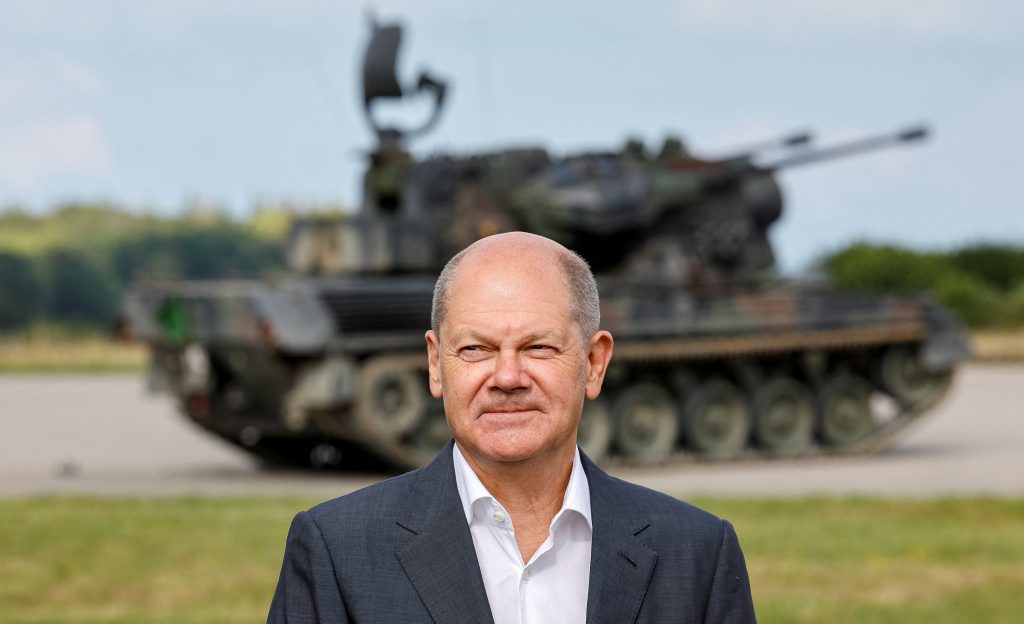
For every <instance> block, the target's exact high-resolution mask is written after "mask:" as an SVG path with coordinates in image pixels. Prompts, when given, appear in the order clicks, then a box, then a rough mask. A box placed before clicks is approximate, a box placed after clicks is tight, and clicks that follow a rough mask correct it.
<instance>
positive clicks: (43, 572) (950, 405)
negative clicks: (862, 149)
mask: <svg viewBox="0 0 1024 624" xmlns="http://www.w3.org/2000/svg"><path fill="white" fill-rule="evenodd" d="M370 11H373V12H374V13H375V14H376V15H377V16H378V18H379V19H381V20H382V21H387V22H390V21H392V20H400V21H401V22H402V23H403V24H404V26H405V39H404V43H403V48H402V51H401V54H400V57H399V65H398V71H399V78H400V80H401V81H402V82H403V83H407V82H411V81H412V80H413V79H414V78H415V76H416V75H418V74H419V72H420V71H422V70H429V71H430V72H431V73H432V74H433V75H435V76H438V77H440V78H442V79H443V80H444V81H445V82H446V83H447V84H448V93H447V104H446V110H445V111H444V113H443V115H442V116H441V118H440V122H439V123H438V125H437V126H436V128H434V129H433V130H432V132H431V133H429V134H428V135H426V136H425V137H423V138H420V139H416V140H414V141H410V142H409V143H408V144H407V147H408V148H409V149H410V152H411V155H412V156H413V157H414V158H416V159H420V160H422V159H425V158H428V157H430V156H432V155H438V154H454V155H456V156H458V157H465V156H469V155H471V154H474V153H479V152H487V151H493V150H497V149H505V148H518V147H532V146H536V147H541V148H544V149H546V150H547V152H548V153H549V154H550V155H551V156H552V157H553V158H558V157H560V156H562V155H565V154H571V153H577V152H581V151H585V150H594V151H603V152H616V153H619V152H623V151H624V146H625V145H626V144H627V141H628V140H630V139H634V140H638V141H641V142H642V143H643V144H644V145H646V146H647V149H648V151H649V152H654V151H656V150H657V148H658V146H660V145H661V144H662V142H663V140H664V139H665V138H666V136H675V137H678V138H679V139H680V140H681V141H682V145H683V146H685V149H686V150H688V151H690V152H692V153H694V154H696V155H698V156H700V157H702V158H706V159H710V160H714V159H715V158H718V157H726V156H729V155H730V154H733V153H735V152H736V151H737V150H740V151H742V149H743V148H744V147H745V146H748V145H749V144H751V143H752V142H757V141H763V140H768V139H774V138H778V137H783V136H786V135H790V134H792V133H799V132H805V131H806V132H813V133H814V136H815V139H814V143H815V144H821V145H831V144H842V143H844V142H847V141H851V140H856V139H858V138H860V137H863V136H872V135H877V134H879V133H887V132H892V131H896V130H900V129H903V128H905V127H907V126H909V125H912V124H923V125H925V126H927V127H928V128H929V129H930V130H931V133H930V135H929V137H928V139H927V140H926V141H924V142H921V143H918V144H916V145H913V146H908V147H905V148H902V147H901V148H898V149H890V150H883V151H879V152H877V153H872V154H870V155H865V156H863V157H855V158H849V159H844V160H842V161H837V162H834V163H822V164H820V165H818V164H816V165H813V166H808V167H799V168H793V169H791V170H785V171H782V172H780V173H779V174H778V176H777V177H776V180H777V182H778V183H779V185H780V186H781V190H782V193H783V198H784V205H785V211H784V212H783V215H782V218H781V220H780V221H779V222H778V223H777V224H775V225H774V226H773V228H772V229H771V231H770V232H769V236H770V242H771V246H772V249H773V250H774V254H775V258H774V259H775V266H774V270H775V272H776V273H777V274H778V275H779V276H782V277H785V278H787V279H788V278H792V279H800V280H828V281H830V282H831V283H833V284H835V285H836V286H837V287H838V288H839V289H841V290H842V291H843V292H853V293H868V294H871V295H872V296H874V295H878V296H883V295H884V296H890V295H891V296H910V295H912V294H913V293H917V292H928V293H930V295H931V296H932V297H934V299H935V300H936V301H937V302H939V303H940V304H941V305H943V306H944V307H945V308H947V309H949V310H951V311H952V313H953V314H954V315H955V316H956V318H958V319H959V321H960V322H962V323H963V324H964V325H965V327H966V328H967V330H968V332H969V334H970V335H971V337H972V342H973V356H972V357H971V359H969V360H967V361H965V362H963V363H961V364H959V365H958V368H957V379H956V383H955V384H954V386H953V388H952V391H951V392H950V393H949V395H948V396H947V397H946V399H945V400H944V401H943V402H942V403H941V404H940V405H939V406H938V407H936V408H935V409H934V410H932V411H931V412H929V413H928V414H927V418H923V419H922V420H921V422H920V424H919V425H917V426H915V427H914V428H913V429H911V430H910V431H909V433H908V434H907V435H905V436H903V437H901V438H900V439H899V441H898V442H897V443H896V444H894V445H893V446H891V447H889V448H888V449H887V450H885V451H884V452H880V453H874V454H866V455H865V454H858V455H854V456H839V457H820V456H815V457H814V458H795V459H773V460H763V459H745V460H743V461H740V462H731V463H723V462H710V463H708V462H683V463H674V464H669V465H666V466H658V467H648V468H637V467H629V466H619V467H616V468H614V470H615V471H616V474H618V475H619V476H622V477H624V478H627V479H630V480H635V481H638V482H641V483H644V484H646V485H649V486H650V487H655V488H657V489H660V490H662V491H665V492H668V493H670V494H673V495H677V496H680V497H685V498H687V499H688V500H693V499H695V500H696V502H698V503H700V504H702V505H704V506H705V507H707V508H709V509H711V510H712V511H715V512H716V513H720V514H722V515H725V516H726V517H728V518H730V519H731V520H733V521H734V523H735V524H736V526H737V529H738V531H739V533H740V536H741V540H742V541H743V543H744V546H745V548H746V549H747V557H748V560H749V562H750V565H751V575H752V579H753V586H754V592H755V600H756V601H757V604H758V607H759V615H760V616H761V618H762V620H764V621H768V622H773V621H774V622H826V621H827V622H835V621H850V622H854V621H856V622H890V621H901V622H907V621H909V622H914V621H922V622H923V621H929V622H936V621H939V622H959V621H989V622H1011V621H1017V620H1016V618H1017V617H1019V612H1020V609H1021V607H1022V606H1024V603H1022V602H1021V600H1022V599H1021V596H1022V595H1024V593H1022V592H1021V591H1020V590H1022V589H1024V571H1022V570H1024V528H1022V527H1024V477H1022V476H1021V475H1024V424H1022V420H1021V419H1020V415H1021V410H1020V402H1021V399H1022V398H1024V396H1022V395H1021V390H1020V388H1021V387H1022V384H1024V364H1021V361H1022V358H1024V217H1022V216H1021V208H1022V207H1024V201H1022V200H1024V187H1022V186H1021V184H1020V183H1019V178H1020V171H1021V164H1022V159H1021V157H1020V149H1021V145H1024V124H1021V123H1020V112H1019V111H1020V110H1022V109H1024V37H1022V35H1024V26H1022V24H1024V7H1022V5H1020V3H1014V2H1010V1H1002V2H999V1H995V2H987V3H983V4H978V3H968V2H965V1H962V0H938V1H936V2H931V3H926V4H922V3H912V2H909V1H905V0H890V1H887V2H880V1H876V0H868V1H864V0H862V1H860V2H853V1H852V0H834V1H828V2H817V3H813V4H810V3H804V2H796V1H793V0H779V1H777V2H753V1H749V0H720V1H712V0H681V1H677V2H664V1H647V0H640V1H633V2H604V1H600V0H598V1H590V2H575V1H574V2H565V3H559V4H558V5H557V6H551V5H550V4H549V3H540V2H533V1H532V0H530V1H526V2H520V3H516V4H515V6H514V7H513V6H512V5H509V4H508V3H496V2H462V1H461V0H436V1H433V0H431V1H420V2H408V1H392V2H383V1H382V2H377V3H375V4H374V5H373V6H372V7H371V6H368V5H366V4H363V3H355V2H347V1H334V2H327V1H323V2H321V1H319V0H299V1H290V2H284V1H283V0H281V1H278V0H265V1H263V2H236V1H233V0H220V1H217V0H215V1H207V2H193V1H190V0H183V1H179V2H175V3H162V4H159V5H154V4H152V3H150V4H137V3H126V2H120V1H101V0H92V1H89V2H80V3H60V2H49V1H46V0H42V1H38V2H32V3H25V2H15V1H13V0H7V1H3V0H0V371H2V373H3V374H0V422H2V423H3V425H4V427H5V433H4V434H3V435H0V525H2V526H4V527H5V530H4V531H2V532H0V622H2V621H89V622H93V621H95V622H101V621H153V620H158V621H163V620H166V621H251V620H253V619H261V618H262V617H264V613H265V609H266V606H267V605H268V604H269V598H270V595H271V592H272V589H273V585H274V582H275V581H276V574H277V566H278V565H279V563H280V557H281V554H282V552H283V540H284V535H285V531H286V530H287V524H288V521H289V520H290V518H291V516H292V515H293V514H294V513H295V512H296V511H298V510H299V509H303V508H306V507H308V506H309V505H311V504H313V503H315V502H317V501H319V500H323V499H325V498H328V497H333V496H335V495H339V494H343V493H345V492H347V491H351V490H353V489H355V488H357V487H361V486H363V485H366V484H369V483H372V482H374V481H376V480H377V479H379V478H381V477H382V476H383V475H384V473H381V472H374V471H372V470H371V471H366V470H363V471H361V472H358V473H355V474H349V473H341V474H339V473H337V472H332V471H315V472H310V471H293V470H287V469H282V468H268V467H266V466H265V465H264V464H262V463H259V462H257V461H255V460H254V459H252V458H250V456H249V454H246V453H244V452H242V451H240V450H239V449H237V448H235V447H233V446H231V445H229V444H227V443H224V442H222V441H220V440H218V439H215V438H214V437H212V436H207V435H204V434H203V432H201V431H200V430H199V429H198V428H197V427H194V426H193V423H190V422H188V419H186V418H183V417H182V415H181V414H180V413H178V409H177V408H176V406H175V404H174V402H173V401H172V400H171V399H170V398H169V397H167V396H166V395H163V396H160V395H152V394H150V393H148V392H147V391H146V385H147V384H146V381H145V380H146V376H147V375H146V369H147V362H148V360H149V357H150V356H149V354H148V351H147V348H146V347H145V345H143V344H139V343H131V342H125V341H117V340H115V338H116V337H117V336H116V335H117V333H118V331H119V330H123V329H124V326H123V324H120V323H121V321H123V311H122V302H123V301H124V298H125V295H126V294H127V293H129V292H130V291H131V289H132V285H133V283H136V280H139V279H140V278H143V277H160V278H182V279H189V280H196V279H204V280H205V279H228V278H239V277H278V278H279V277H281V276H284V275H286V274H288V269H287V268H286V262H285V261H286V258H285V246H286V242H287V239H288V234H289V228H290V227H291V224H292V222H293V220H294V219H295V218H296V217H303V216H305V217H310V216H317V217H331V218H338V217H341V216H344V215H351V214H353V213H355V212H356V210H357V209H358V208H359V207H360V204H361V202H362V201H363V182H362V180H361V176H362V174H363V172H364V169H365V168H366V166H367V161H368V155H369V153H370V151H371V150H372V149H374V147H375V145H376V144H377V137H376V136H375V135H374V133H373V131H372V130H371V129H370V127H369V126H368V125H367V123H366V118H365V116H364V114H363V102H362V90H361V87H360V80H361V65H360V63H361V61H362V55H363V51H364V46H365V45H366V42H367V40H368V38H369V28H368V22H369V18H368V15H369V14H370ZM378 112H379V113H380V114H381V117H382V118H383V119H388V120H392V121H394V122H395V123H398V124H415V123H417V122H418V120H422V119H423V118H425V117H426V116H427V115H428V114H429V112H430V105H429V101H427V99H426V98H420V99H419V100H416V101H413V102H411V103H410V102H403V103H401V104H394V105H385V106H382V107H381V109H380V110H379V111H378ZM122 337H124V336H122ZM150 382H151V383H150V385H153V384H152V379H150ZM325 459H329V458H325ZM321 463H328V464H329V463H331V462H330V461H325V462H321ZM242 570H245V571H244V572H242Z"/></svg>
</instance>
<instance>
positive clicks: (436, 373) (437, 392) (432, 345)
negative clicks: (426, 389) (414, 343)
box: [423, 329, 441, 399]
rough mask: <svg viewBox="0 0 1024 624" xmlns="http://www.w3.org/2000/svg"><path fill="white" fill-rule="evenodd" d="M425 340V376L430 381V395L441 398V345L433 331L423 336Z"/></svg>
mask: <svg viewBox="0 0 1024 624" xmlns="http://www.w3.org/2000/svg"><path fill="white" fill-rule="evenodd" d="M423 337H424V338H426V339H427V375H428V377H429V379H430V394H432V395H434V398H435V399H440V398H441V345H440V340H439V339H438V337H437V334H435V333H434V330H432V329H431V330H430V331H428V332H427V333H426V334H425V335H424V336H423Z"/></svg>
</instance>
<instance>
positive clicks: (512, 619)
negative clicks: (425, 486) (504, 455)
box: [453, 445, 593, 624]
mask: <svg viewBox="0 0 1024 624" xmlns="http://www.w3.org/2000/svg"><path fill="white" fill-rule="evenodd" d="M453 454H454V456H455V457H454V459H455V484H456V486H457V487H458V490H459V497H460V498H461V499H462V508H463V510H464V511H465V512H466V521H467V522H468V523H469V531H470V533H471V534H472V535H473V546H474V548H475V549H476V558H477V561H479V562H480V573H481V575H482V576H483V579H484V589H485V590H486V591H487V601H488V602H489V603H490V605H491V614H492V616H493V617H494V624H538V623H541V622H552V623H554V622H557V623H559V624H562V623H567V624H571V623H573V622H579V623H580V624H582V623H583V622H584V621H586V617H587V591H588V590H589V588H590V545H591V542H592V538H593V523H592V522H591V516H590V486H589V484H588V483H587V475H586V474H585V473H584V472H583V465H582V464H581V463H580V452H579V449H577V450H576V454H575V456H574V458H573V462H572V473H571V474H570V475H569V484H568V485H567V486H566V488H565V496H564V497H563V498H562V508H561V509H560V510H559V511H558V513H557V514H555V517H554V519H553V520H552V521H551V528H550V529H549V532H548V538H547V539H546V540H544V543H543V544H541V545H540V548H538V549H537V552H535V553H534V554H533V557H532V558H531V559H530V561H528V562H525V563H524V562H523V557H522V555H521V554H520V552H519V545H518V544H516V534H515V528H514V527H513V526H512V519H511V518H510V517H509V515H508V512H507V511H505V508H504V507H502V505H501V503H499V502H498V501H497V499H495V498H494V497H493V496H491V493H490V492H488V491H487V488H485V487H484V485H483V483H481V482H480V479H479V477H477V476H476V473H475V472H473V469H472V468H471V467H470V466H469V463H467V462H466V458H465V457H463V456H462V452H460V451H459V447H458V445H455V446H454V450H453Z"/></svg>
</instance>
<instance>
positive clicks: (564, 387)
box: [426, 232, 612, 461]
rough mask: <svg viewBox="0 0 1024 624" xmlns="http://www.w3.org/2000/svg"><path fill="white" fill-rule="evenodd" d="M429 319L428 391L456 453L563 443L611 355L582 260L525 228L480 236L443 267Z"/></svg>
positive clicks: (536, 451)
mask: <svg viewBox="0 0 1024 624" xmlns="http://www.w3.org/2000/svg"><path fill="white" fill-rule="evenodd" d="M431 321H432V327H433V328H432V329H431V331H429V332H427V335H426V339H427V350H428V355H429V366H430V390H431V392H432V393H433V394H434V396H436V397H441V398H443V399H444V405H445V413H446V415H447V417H448V423H449V425H450V426H451V428H452V431H453V432H454V433H455V439H456V440H457V441H458V442H459V446H460V448H462V450H463V451H464V452H466V453H468V454H469V455H472V456H473V457H474V458H475V459H477V460H478V461H522V460H528V459H532V458H535V457H539V456H542V455H545V454H549V453H552V452H564V451H566V450H567V449H571V448H572V446H573V445H574V444H575V441H576V426H577V424H578V423H579V417H580V414H581V412H582V410H583V401H584V397H585V396H587V397H590V398H596V397H597V395H598V394H599V393H600V391H601V383H602V381H603V379H604V373H605V370H606V369H607V366H608V361H609V359H610V358H611V352H612V338H611V335H610V334H609V333H608V332H605V331H599V330H598V324H599V322H600V311H599V308H598V300H597V286H596V284H595V283H594V278H593V276H592V275H591V274H590V270H589V268H588V267H587V265H586V262H584V261H583V260H582V259H581V258H579V257H578V256H576V255H575V254H573V253H572V252H570V251H569V250H568V249H566V248H564V247H562V246H561V245H559V244H558V243H555V242H554V241H551V240H548V239H546V238H543V237H540V236H535V235H533V234H525V233H522V232H512V233H508V234H499V235H497V236H492V237H489V238H485V239H482V240H480V241H477V242H476V243H474V244H473V245H471V246H470V247H468V248H466V249H465V250H464V251H463V252H462V253H460V254H459V255H457V256H456V257H455V258H453V259H452V261H451V262H449V264H448V266H447V267H445V270H444V271H443V272H442V274H441V277H440V278H439V279H438V284H437V287H436V288H435V292H434V307H433V313H432V319H431Z"/></svg>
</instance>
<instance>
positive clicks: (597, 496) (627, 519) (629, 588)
mask: <svg viewBox="0 0 1024 624" xmlns="http://www.w3.org/2000/svg"><path fill="white" fill-rule="evenodd" d="M580 459H581V461H582V462H583V467H584V470H585V471H586V473H587V481H588V482H589V483H590V511H591V516H592V518H593V522H594V534H593V541H592V544H591V549H590V590H589V592H588V596H587V624H600V623H603V622H607V623H609V624H612V623H614V624H623V623H632V622H635V621H636V617H637V614H638V613H639V611H640V605H641V604H642V603H643V600H644V595H645V594H646V593H647V586H648V585H649V584H650V582H651V575H652V574H653V573H654V566H655V564H656V563H657V561H658V554H657V553H656V552H654V551H653V550H651V548H650V547H648V546H647V545H646V544H644V543H643V542H642V541H641V540H640V539H639V538H638V535H640V534H641V533H642V532H643V530H644V529H646V528H647V527H648V526H649V523H648V522H647V521H646V520H644V518H643V516H641V515H640V513H641V512H640V511H639V510H636V509H635V506H634V505H632V504H631V501H629V500H623V499H620V498H619V497H617V496H616V491H617V489H618V488H616V487H615V482H614V480H613V479H612V478H611V477H609V476H608V475H607V474H605V473H604V471H602V470H601V469H600V468H598V467H597V466H595V465H594V464H593V463H592V462H591V461H590V459H588V458H587V457H586V456H585V455H583V454H582V453H581V454H580Z"/></svg>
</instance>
